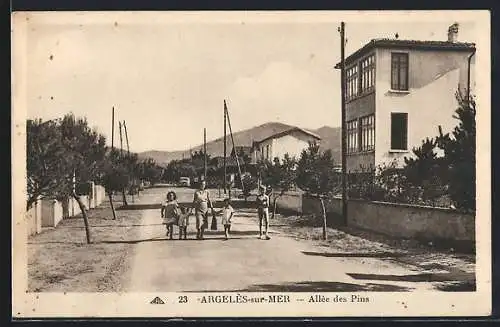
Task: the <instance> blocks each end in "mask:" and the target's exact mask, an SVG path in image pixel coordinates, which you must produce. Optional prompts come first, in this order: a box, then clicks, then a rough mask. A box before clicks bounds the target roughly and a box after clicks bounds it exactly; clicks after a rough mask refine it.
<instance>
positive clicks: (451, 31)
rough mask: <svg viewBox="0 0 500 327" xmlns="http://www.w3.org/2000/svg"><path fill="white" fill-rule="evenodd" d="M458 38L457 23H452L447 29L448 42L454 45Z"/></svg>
mask: <svg viewBox="0 0 500 327" xmlns="http://www.w3.org/2000/svg"><path fill="white" fill-rule="evenodd" d="M457 38H458V23H454V24H453V25H451V26H450V27H448V42H452V43H455V42H457Z"/></svg>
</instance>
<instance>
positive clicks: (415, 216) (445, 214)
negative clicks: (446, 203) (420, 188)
mask: <svg viewBox="0 0 500 327" xmlns="http://www.w3.org/2000/svg"><path fill="white" fill-rule="evenodd" d="M303 203H304V205H303V211H304V213H314V214H321V205H320V202H319V200H318V199H317V198H312V197H306V196H304V200H303ZM325 207H326V211H327V213H328V215H327V216H328V218H329V220H330V221H329V224H330V225H335V224H339V223H341V215H342V200H341V199H339V198H331V199H328V201H325ZM348 217H349V219H348V221H347V224H348V226H352V227H359V228H362V229H367V230H372V231H375V232H379V233H382V234H386V235H390V236H394V237H401V238H419V239H443V240H454V241H472V242H473V241H474V240H475V216H474V215H472V214H466V213H461V212H458V211H456V210H452V209H446V208H434V207H425V206H417V205H409V204H398V203H387V202H376V201H364V200H349V202H348ZM332 219H333V221H331V220H332Z"/></svg>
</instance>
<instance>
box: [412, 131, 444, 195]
mask: <svg viewBox="0 0 500 327" xmlns="http://www.w3.org/2000/svg"><path fill="white" fill-rule="evenodd" d="M436 149H437V139H431V138H426V139H425V140H424V141H422V145H421V146H419V147H415V148H413V155H414V158H405V159H404V160H405V167H404V169H403V176H404V177H405V178H404V182H405V183H404V184H406V185H405V190H404V191H405V196H406V197H407V198H408V200H409V201H411V202H412V203H413V202H415V201H424V202H427V201H434V200H435V199H436V198H438V197H439V196H441V195H442V194H443V191H442V190H443V188H444V185H445V182H444V180H445V179H446V177H445V176H446V173H447V171H446V169H442V168H443V165H442V161H443V158H440V157H438V155H437V153H436Z"/></svg>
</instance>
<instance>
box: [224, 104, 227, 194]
mask: <svg viewBox="0 0 500 327" xmlns="http://www.w3.org/2000/svg"><path fill="white" fill-rule="evenodd" d="M226 112H227V106H226V100H224V194H226V183H227V168H226V167H227V166H226V156H227V141H226V137H227V136H226V135H227V132H226V125H227V122H226V117H227V114H226Z"/></svg>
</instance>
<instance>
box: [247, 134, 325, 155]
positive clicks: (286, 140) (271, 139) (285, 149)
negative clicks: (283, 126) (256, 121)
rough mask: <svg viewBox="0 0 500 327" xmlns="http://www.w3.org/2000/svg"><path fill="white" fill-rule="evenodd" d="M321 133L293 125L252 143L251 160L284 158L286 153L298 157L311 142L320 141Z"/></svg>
mask: <svg viewBox="0 0 500 327" xmlns="http://www.w3.org/2000/svg"><path fill="white" fill-rule="evenodd" d="M320 140H321V137H319V135H317V134H315V133H312V132H310V131H307V130H305V129H302V128H299V127H293V128H290V129H288V130H285V131H283V132H280V133H276V134H273V135H270V136H268V137H266V138H264V139H262V140H260V141H256V142H254V143H253V145H252V156H251V160H252V161H251V162H252V163H256V162H258V161H259V160H269V161H273V160H274V158H279V159H280V160H281V159H283V157H284V156H285V154H286V153H288V154H289V155H290V156H291V157H296V158H298V157H299V156H300V154H301V153H302V150H304V149H306V148H307V147H308V146H309V142H312V141H316V142H319V141H320Z"/></svg>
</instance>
